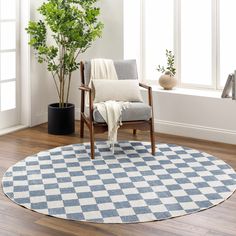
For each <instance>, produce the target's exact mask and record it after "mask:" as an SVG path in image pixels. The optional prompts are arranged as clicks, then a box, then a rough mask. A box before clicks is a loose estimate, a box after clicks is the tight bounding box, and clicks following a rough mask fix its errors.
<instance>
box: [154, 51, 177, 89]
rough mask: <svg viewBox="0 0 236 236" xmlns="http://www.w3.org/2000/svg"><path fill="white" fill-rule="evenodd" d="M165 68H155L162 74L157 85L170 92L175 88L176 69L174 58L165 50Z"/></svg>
mask: <svg viewBox="0 0 236 236" xmlns="http://www.w3.org/2000/svg"><path fill="white" fill-rule="evenodd" d="M166 58H167V67H166V68H165V67H164V66H160V65H158V66H157V71H159V72H162V73H164V74H163V75H161V77H160V78H159V84H160V85H161V87H163V88H164V89H166V90H171V89H172V88H173V87H175V86H176V84H177V80H176V78H175V74H176V68H175V56H174V54H173V53H172V51H169V50H167V49H166Z"/></svg>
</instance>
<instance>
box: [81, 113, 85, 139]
mask: <svg viewBox="0 0 236 236" xmlns="http://www.w3.org/2000/svg"><path fill="white" fill-rule="evenodd" d="M83 137H84V119H83V117H82V115H81V117H80V138H83Z"/></svg>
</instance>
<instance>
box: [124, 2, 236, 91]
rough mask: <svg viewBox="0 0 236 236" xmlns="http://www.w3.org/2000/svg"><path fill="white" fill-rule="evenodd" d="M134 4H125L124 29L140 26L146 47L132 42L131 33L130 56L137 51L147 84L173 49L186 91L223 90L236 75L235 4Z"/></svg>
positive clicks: (178, 75)
mask: <svg viewBox="0 0 236 236" xmlns="http://www.w3.org/2000/svg"><path fill="white" fill-rule="evenodd" d="M130 1H132V0H127V1H125V2H126V3H125V4H124V8H125V11H124V21H125V22H124V25H126V24H127V23H128V22H129V23H128V24H130V25H129V27H130V28H132V26H131V24H132V22H135V27H136V28H137V24H139V27H140V43H138V44H134V43H133V42H134V40H132V41H130V42H127V41H126V39H127V38H129V35H133V32H132V31H128V30H126V31H125V32H124V36H125V37H124V39H125V45H126V46H125V55H126V54H127V52H126V51H129V48H130V47H132V50H133V51H135V52H136V55H134V54H133V57H135V58H136V59H138V61H140V71H141V72H142V78H143V79H144V80H151V81H156V80H157V78H159V76H160V73H159V72H157V70H156V68H157V65H158V64H160V65H165V64H166V58H165V49H168V50H172V51H173V52H174V54H175V59H176V60H175V61H176V68H177V75H176V77H177V79H178V81H179V85H180V86H182V87H197V88H212V89H222V87H223V86H224V84H225V81H226V79H227V76H228V74H229V73H233V72H234V70H236V63H235V62H234V60H235V59H234V57H235V55H236V43H235V42H236V31H235V30H233V28H232V26H233V24H232V22H234V21H235V19H234V18H235V17H234V9H235V8H236V1H235V0H140V4H136V5H138V7H137V6H134V4H133V6H132V8H129V6H128V5H129V4H128V3H127V2H130ZM133 2H134V1H133ZM135 7H136V8H135ZM133 11H135V12H136V13H135V14H136V15H135V16H134V18H135V20H134V18H133V19H132V22H130V21H129V14H130V12H133ZM137 12H138V13H137ZM131 45H132V46H131ZM129 46H130V47H129ZM135 48H136V50H135Z"/></svg>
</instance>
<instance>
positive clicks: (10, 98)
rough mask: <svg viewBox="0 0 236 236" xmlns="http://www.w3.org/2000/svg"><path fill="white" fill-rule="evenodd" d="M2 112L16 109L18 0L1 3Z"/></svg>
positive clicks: (4, 0)
mask: <svg viewBox="0 0 236 236" xmlns="http://www.w3.org/2000/svg"><path fill="white" fill-rule="evenodd" d="M0 9H1V10H0V111H1V112H2V111H6V110H11V109H14V108H15V107H16V45H17V44H16V0H1V1H0Z"/></svg>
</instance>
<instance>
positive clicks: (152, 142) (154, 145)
mask: <svg viewBox="0 0 236 236" xmlns="http://www.w3.org/2000/svg"><path fill="white" fill-rule="evenodd" d="M150 138H151V146H152V155H155V153H156V143H155V135H154V124H153V119H151V120H150Z"/></svg>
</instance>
